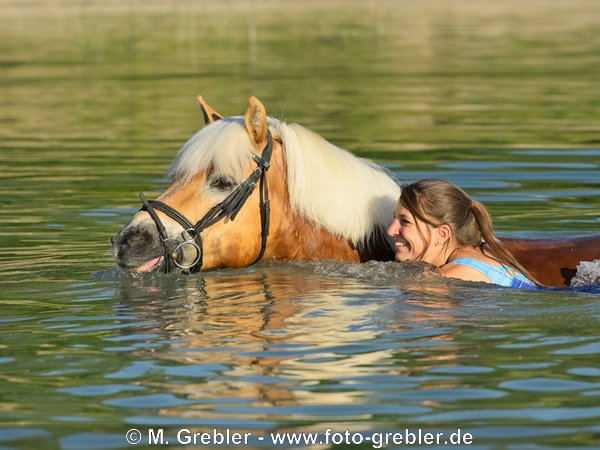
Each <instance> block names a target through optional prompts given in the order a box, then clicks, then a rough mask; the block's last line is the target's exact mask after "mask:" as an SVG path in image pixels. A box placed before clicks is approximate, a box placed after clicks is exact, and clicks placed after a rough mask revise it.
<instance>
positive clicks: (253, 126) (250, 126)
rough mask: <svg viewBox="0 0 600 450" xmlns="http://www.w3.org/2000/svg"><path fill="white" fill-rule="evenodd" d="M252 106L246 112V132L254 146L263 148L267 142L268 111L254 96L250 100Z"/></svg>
mask: <svg viewBox="0 0 600 450" xmlns="http://www.w3.org/2000/svg"><path fill="white" fill-rule="evenodd" d="M248 102H249V103H250V106H248V109H247V110H246V115H245V116H244V122H245V123H246V130H247V131H248V134H249V135H250V139H251V140H252V142H253V143H254V145H255V146H256V147H258V148H261V147H262V146H263V145H264V144H265V143H266V141H267V111H266V110H265V107H264V105H263V104H262V103H261V102H260V101H259V100H258V99H257V98H256V97H254V96H252V97H250V98H249V99H248Z"/></svg>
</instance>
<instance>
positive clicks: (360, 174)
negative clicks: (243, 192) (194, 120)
mask: <svg viewBox="0 0 600 450" xmlns="http://www.w3.org/2000/svg"><path fill="white" fill-rule="evenodd" d="M268 120H269V128H270V130H271V133H273V135H279V136H280V137H281V140H282V142H283V146H284V149H285V158H286V161H287V172H288V173H287V180H288V191H289V195H290V205H291V207H292V209H293V211H294V212H296V213H297V214H298V215H299V216H301V217H303V218H305V219H307V220H308V221H310V222H311V223H313V224H315V225H317V226H321V227H323V228H325V229H326V230H328V231H329V232H330V233H332V234H334V235H336V236H339V237H343V238H345V239H349V240H351V241H352V242H353V243H354V244H358V243H360V242H362V241H363V240H365V239H366V238H368V237H369V236H371V234H373V233H374V232H381V231H382V230H385V228H387V226H388V225H389V224H390V222H391V221H392V217H393V216H392V215H393V212H394V208H395V204H396V200H397V199H398V197H399V195H400V188H399V187H398V185H397V183H396V182H395V181H394V180H393V179H392V178H391V177H390V176H389V175H388V174H387V172H386V171H385V170H384V169H382V168H381V167H379V166H377V165H376V164H375V163H373V162H372V161H369V160H366V159H362V158H357V157H356V156H354V155H353V154H351V153H350V152H348V151H346V150H343V149H341V148H339V147H336V146H335V145H333V144H331V143H329V142H327V141H326V140H325V139H323V138H322V137H321V136H319V135H318V134H316V133H314V132H312V131H310V130H308V129H306V128H304V127H302V126H300V125H297V124H286V123H284V122H280V121H278V120H276V119H273V118H269V119H268ZM253 151H255V149H254V148H253V147H252V145H251V143H250V140H249V138H248V135H247V133H246V130H245V128H244V119H243V117H228V118H225V119H222V120H219V121H217V122H215V123H213V124H211V125H209V126H207V127H205V128H203V129H202V130H200V131H199V132H198V133H196V134H195V135H194V136H193V137H192V138H191V139H190V140H189V141H188V142H187V143H186V144H185V145H184V147H183V148H182V149H181V151H180V152H179V154H178V155H177V157H176V158H175V161H174V162H173V165H172V167H171V172H170V174H171V176H172V177H177V176H178V177H183V178H184V179H189V178H191V177H193V176H194V175H195V174H197V173H198V172H199V171H202V170H206V169H207V168H209V167H211V166H212V167H214V168H217V169H218V170H220V171H222V172H223V173H224V174H228V175H229V176H233V177H234V178H235V179H236V180H238V181H242V180H243V179H244V178H245V177H246V172H247V168H248V160H249V157H250V152H253Z"/></svg>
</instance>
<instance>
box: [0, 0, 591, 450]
mask: <svg viewBox="0 0 600 450" xmlns="http://www.w3.org/2000/svg"><path fill="white" fill-rule="evenodd" d="M205 3H206V2H193V1H187V0H186V1H183V2H177V4H175V3H168V2H143V3H142V2H138V1H137V0H134V1H129V2H125V3H122V2H101V3H100V2H80V3H78V4H77V5H75V4H73V5H69V6H65V5H64V4H63V3H60V2H25V3H15V2H7V1H4V0H0V10H2V14H0V38H1V39H0V42H1V43H2V44H0V45H1V48H2V51H1V52H0V86H1V90H2V95H0V105H1V106H2V107H1V108H0V138H1V139H0V168H1V169H2V170H0V222H1V228H0V285H1V286H2V296H1V297H0V305H1V306H2V315H1V317H0V392H1V394H0V403H1V406H0V425H1V427H0V446H1V447H2V448H7V449H17V448H19V449H38V448H48V449H51V448H61V449H77V450H80V449H94V448H125V447H128V446H129V445H128V444H127V443H126V442H125V440H124V432H125V431H126V430H127V429H130V428H132V427H137V428H140V429H145V427H146V428H147V427H158V426H161V425H162V426H165V427H166V428H168V429H169V430H177V429H178V428H179V427H181V426H182V425H184V424H185V425H189V426H190V427H191V428H193V429H194V430H207V429H211V428H213V427H216V426H221V427H225V428H232V429H235V430H238V431H240V430H252V431H253V432H255V433H257V434H260V433H263V432H264V430H278V431H284V430H295V431H321V432H322V431H324V430H325V429H326V428H328V427H332V428H335V429H337V430H341V431H343V430H345V429H350V430H352V431H361V430H362V431H368V430H402V429H404V428H406V427H411V428H420V427H423V428H429V429H431V430H433V431H442V430H449V429H452V428H462V429H464V430H468V431H469V432H471V433H472V434H473V435H474V438H475V444H476V445H477V446H478V447H477V448H490V449H491V448H498V449H500V448H521V447H523V446H527V447H528V448H529V447H532V446H533V447H536V448H550V447H551V448H559V447H560V448H574V447H579V448H593V447H594V446H595V445H596V441H597V434H598V428H597V423H598V418H599V417H600V410H599V408H598V395H599V393H600V385H599V384H598V374H599V373H598V369H597V363H596V360H597V355H598V353H599V352H600V337H599V335H598V319H599V316H598V308H597V300H598V293H599V292H598V289H597V285H596V286H593V285H590V283H595V282H596V281H594V280H595V278H594V277H597V276H598V266H597V265H593V264H591V265H587V266H585V267H584V270H583V271H582V272H581V274H580V275H581V281H582V282H581V283H580V284H581V286H580V287H578V288H577V289H576V290H552V291H546V292H520V291H514V290H509V289H502V288H492V287H489V286H486V287H482V286H479V285H476V284H468V283H465V284H460V283H455V282H449V281H448V280H443V279H440V278H438V277H436V276H434V275H432V274H430V273H427V272H424V270H423V268H422V267H419V266H402V267H400V266H398V265H397V264H394V263H386V264H383V263H369V264H366V265H355V264H342V263H330V262H314V263H293V262H290V263H285V264H284V263H261V264H259V265H258V266H254V267H251V268H246V269H242V270H232V271H227V270H222V271H213V272H209V273H205V274H203V275H202V276H194V277H184V276H176V275H168V276H166V275H162V274H145V275H137V276H135V275H129V274H126V273H123V272H121V271H119V270H117V269H114V267H113V266H114V263H113V262H112V258H111V255H110V249H109V243H108V239H109V237H110V236H111V235H112V234H114V233H115V232H116V231H117V230H118V229H119V227H120V226H122V225H123V224H124V223H126V222H127V221H128V219H129V217H131V215H132V214H133V213H134V212H135V210H136V209H137V208H138V206H139V205H138V203H137V195H136V193H137V192H138V191H140V190H144V191H146V192H148V195H149V196H150V195H151V193H150V192H149V191H151V190H155V191H161V190H163V189H164V187H165V184H166V182H167V180H165V178H164V174H165V172H166V170H167V168H168V165H169V163H170V161H171V160H172V158H173V157H174V155H175V153H176V151H177V150H178V149H179V148H180V147H181V145H182V144H183V143H184V141H185V140H186V139H187V137H189V136H190V135H191V134H192V133H193V132H194V131H195V130H196V129H197V128H198V127H199V126H201V115H200V114H199V112H198V111H197V109H196V106H195V105H194V100H193V99H194V97H195V95H197V94H202V95H204V96H205V98H206V99H207V100H208V101H209V102H210V103H211V104H213V106H214V107H215V108H217V109H218V110H219V111H220V112H222V113H224V114H241V113H242V112H243V111H244V109H245V102H246V100H245V99H246V98H247V97H248V96H249V95H256V96H258V97H259V98H261V100H263V102H264V103H265V105H266V106H267V109H268V111H269V113H270V114H271V115H273V116H275V117H278V118H281V119H284V120H287V121H291V122H298V123H301V124H303V125H305V126H307V127H309V128H311V129H313V130H315V131H316V132H318V133H319V134H321V135H323V136H324V137H326V138H327V139H329V140H331V141H332V142H334V143H335V144H337V145H339V146H341V147H344V148H347V149H349V150H352V151H354V152H356V153H357V154H359V155H360V156H365V157H369V158H373V159H375V160H377V161H378V162H380V163H382V164H384V165H385V166H386V167H388V168H389V169H390V170H391V171H392V172H394V174H395V175H396V177H397V178H398V179H399V180H401V181H411V180H414V179H417V178H421V177H424V176H432V175H433V176H437V177H443V178H447V179H450V180H451V181H453V182H455V183H457V184H459V185H460V186H462V187H464V188H465V189H467V190H468V191H469V192H470V193H471V194H473V195H474V196H475V197H476V198H477V199H479V200H482V201H484V202H485V203H486V204H487V205H488V206H489V207H490V210H491V212H492V214H493V215H494V218H495V221H496V225H497V230H498V231H499V232H500V233H503V234H511V235H527V236H568V235H572V234H588V233H596V232H598V229H599V227H598V225H599V224H600V217H599V215H598V211H599V210H600V184H599V183H600V181H599V180H600V159H599V157H600V150H598V148H597V147H598V142H599V141H598V131H599V130H598V120H599V111H600V108H599V107H598V106H599V105H600V91H598V89H597V80H598V78H599V76H600V74H599V73H598V65H597V64H596V60H597V55H598V51H599V49H600V41H599V39H598V36H599V35H598V33H597V30H598V26H599V21H600V11H599V8H600V6H599V5H600V4H597V2H589V1H587V0H573V1H571V2H553V4H552V7H549V6H548V5H547V4H546V2H542V1H538V0H534V1H532V2H526V3H523V2H516V1H512V0H509V1H506V2H492V1H479V2H466V1H453V2H446V1H441V0H432V1H428V2H392V1H386V0H377V1H371V2H358V1H353V0H351V1H349V2H343V3H341V2H304V3H303V4H302V7H297V6H294V5H291V4H288V3H289V2H273V4H270V3H268V2H265V3H264V5H263V4H262V3H261V7H262V6H264V7H267V6H268V8H270V9H269V10H268V11H265V10H263V9H260V10H258V9H255V8H254V6H255V5H254V3H251V2H249V3H247V4H246V3H244V2H234V3H236V6H237V8H233V9H230V8H229V7H230V6H231V5H232V4H233V3H232V2H227V3H226V4H225V5H224V6H219V5H217V4H211V5H206V4H205ZM32 5H33V7H32ZM224 8H225V9H224ZM263 444H264V443H262V442H254V445H255V446H256V447H259V446H263Z"/></svg>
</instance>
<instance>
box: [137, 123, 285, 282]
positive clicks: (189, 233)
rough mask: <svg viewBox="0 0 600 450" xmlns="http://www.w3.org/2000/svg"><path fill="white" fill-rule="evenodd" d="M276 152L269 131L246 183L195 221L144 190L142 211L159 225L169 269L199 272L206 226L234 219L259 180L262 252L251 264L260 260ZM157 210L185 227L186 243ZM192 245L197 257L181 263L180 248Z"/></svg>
mask: <svg viewBox="0 0 600 450" xmlns="http://www.w3.org/2000/svg"><path fill="white" fill-rule="evenodd" d="M272 151H273V140H272V137H271V132H269V131H267V143H266V144H265V147H264V148H263V150H262V156H258V155H256V154H255V153H252V154H251V155H252V159H253V160H254V162H255V163H256V164H257V166H258V167H257V168H256V169H254V171H253V172H252V173H251V174H250V176H249V177H248V178H246V179H245V180H244V181H243V182H242V183H240V184H239V185H238V187H237V188H235V189H234V190H233V191H232V192H231V193H230V194H229V195H228V196H227V197H226V198H225V200H223V201H222V202H221V203H218V204H216V205H215V206H213V207H212V208H211V209H210V210H209V211H208V212H207V213H206V214H205V215H204V217H202V218H201V219H200V220H199V221H198V222H196V223H195V224H193V223H192V222H190V221H189V220H188V219H187V217H185V216H184V215H183V214H181V213H180V212H179V211H177V210H176V209H175V208H172V207H171V206H169V205H167V204H166V203H163V202H161V201H159V200H146V197H145V196H144V194H143V193H141V192H140V200H141V201H142V204H143V205H144V206H143V207H142V208H141V209H140V211H147V212H148V214H150V217H151V218H152V220H153V221H154V223H155V224H156V228H157V229H158V234H159V236H160V239H161V242H162V246H163V249H164V259H165V272H170V271H171V268H172V267H173V266H172V264H174V265H175V266H177V267H179V268H180V269H182V270H186V271H189V272H196V271H198V270H200V268H201V267H202V256H203V255H202V237H201V233H202V231H203V230H205V229H206V228H208V227H210V226H211V225H214V224H215V223H217V222H219V221H220V220H223V219H225V218H228V219H229V220H234V219H235V217H236V216H237V214H238V212H240V210H241V209H242V206H244V203H246V200H247V199H248V197H250V195H251V194H252V192H253V191H254V188H255V187H256V184H257V183H259V185H260V187H259V189H260V222H261V243H260V252H259V254H258V256H257V257H256V259H255V260H254V261H253V262H252V263H250V264H251V265H252V264H254V263H256V262H258V261H259V260H260V259H261V258H262V257H263V255H264V253H265V248H266V246H267V237H268V236H269V222H270V217H271V206H270V203H269V187H268V184H267V177H266V173H267V170H269V165H270V162H271V153H272ZM155 210H159V211H160V212H162V213H164V214H166V215H167V216H168V217H170V218H171V219H173V220H174V221H175V222H177V223H179V225H181V226H182V227H183V232H182V233H181V237H182V238H183V242H179V243H178V242H177V241H175V240H174V239H172V238H170V237H169V236H168V234H167V230H166V228H165V226H164V225H163V223H162V222H161V220H160V218H159V217H158V214H156V211H155ZM186 245H187V246H191V247H193V249H194V250H195V251H196V258H195V259H194V261H193V262H192V263H191V264H181V263H180V262H179V261H177V258H178V255H179V251H180V250H182V249H183V247H185V246H186Z"/></svg>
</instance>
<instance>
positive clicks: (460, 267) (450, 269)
mask: <svg viewBox="0 0 600 450" xmlns="http://www.w3.org/2000/svg"><path fill="white" fill-rule="evenodd" d="M469 259H471V260H473V261H479V260H477V259H474V258H469ZM455 261H456V262H455ZM466 262H467V261H465V260H464V259H459V258H457V259H456V260H453V261H449V262H447V263H446V264H444V265H443V266H441V267H440V273H441V274H442V275H444V276H445V277H449V278H460V279H461V280H467V281H484V282H486V283H490V282H491V280H490V279H489V277H487V276H486V275H485V274H484V273H483V272H482V271H481V270H479V269H476V268H475V267H474V266H475V264H465V263H466ZM479 262H483V261H479Z"/></svg>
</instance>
